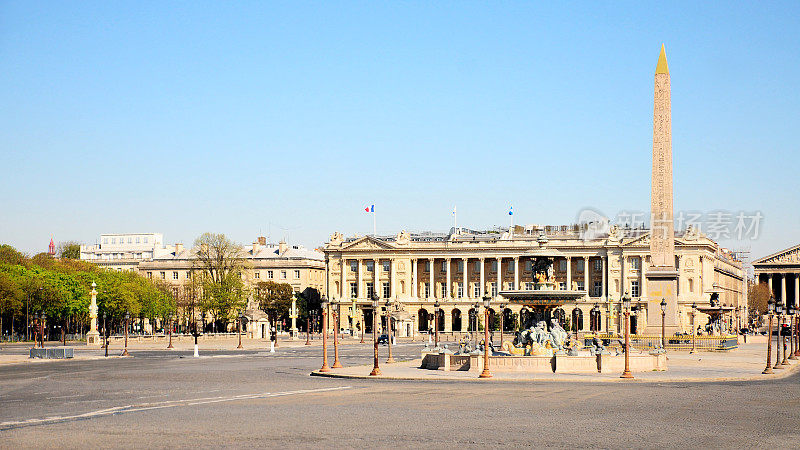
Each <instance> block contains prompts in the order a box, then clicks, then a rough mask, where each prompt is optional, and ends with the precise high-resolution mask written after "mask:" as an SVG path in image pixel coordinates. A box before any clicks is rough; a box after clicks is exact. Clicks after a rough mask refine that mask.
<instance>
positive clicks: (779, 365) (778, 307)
mask: <svg viewBox="0 0 800 450" xmlns="http://www.w3.org/2000/svg"><path fill="white" fill-rule="evenodd" d="M775 314H776V315H777V316H778V317H777V318H776V320H775V324H776V326H777V327H778V335H777V337H776V340H775V365H774V366H772V368H773V369H783V366H784V364H783V362H782V361H781V339H782V338H781V328H783V317H782V316H783V303H780V302H779V301H777V300H776V301H775ZM769 338H770V339H772V336H770V337H769Z"/></svg>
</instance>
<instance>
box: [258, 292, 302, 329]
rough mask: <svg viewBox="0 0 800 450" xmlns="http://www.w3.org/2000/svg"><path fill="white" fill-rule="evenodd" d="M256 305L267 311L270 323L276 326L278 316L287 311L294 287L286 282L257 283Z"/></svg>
mask: <svg viewBox="0 0 800 450" xmlns="http://www.w3.org/2000/svg"><path fill="white" fill-rule="evenodd" d="M256 297H257V298H258V307H259V308H260V309H261V310H262V311H264V312H265V313H267V317H268V318H269V319H270V323H273V324H274V326H275V327H276V328H277V323H278V317H279V316H281V315H283V314H286V313H287V312H289V308H290V307H291V305H292V298H294V289H292V286H291V285H289V284H286V283H275V282H274V281H263V282H261V283H258V284H257V287H256Z"/></svg>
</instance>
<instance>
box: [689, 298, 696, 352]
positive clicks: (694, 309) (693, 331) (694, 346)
mask: <svg viewBox="0 0 800 450" xmlns="http://www.w3.org/2000/svg"><path fill="white" fill-rule="evenodd" d="M696 315H697V303H692V349H691V350H689V353H690V354H691V353H694V352H695V349H696V348H697V347H696V344H697V329H696V328H695V326H694V318H695V316H696Z"/></svg>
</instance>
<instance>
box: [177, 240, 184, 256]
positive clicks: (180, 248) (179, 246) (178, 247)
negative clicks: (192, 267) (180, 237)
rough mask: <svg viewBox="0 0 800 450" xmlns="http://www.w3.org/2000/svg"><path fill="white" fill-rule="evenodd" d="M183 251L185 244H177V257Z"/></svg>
mask: <svg viewBox="0 0 800 450" xmlns="http://www.w3.org/2000/svg"><path fill="white" fill-rule="evenodd" d="M182 251H183V244H181V243H177V244H175V256H178V255H179V254H180V253H181V252H182Z"/></svg>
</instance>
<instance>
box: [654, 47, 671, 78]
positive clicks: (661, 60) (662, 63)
mask: <svg viewBox="0 0 800 450" xmlns="http://www.w3.org/2000/svg"><path fill="white" fill-rule="evenodd" d="M660 73H665V74H667V75H669V67H667V53H666V52H665V51H664V44H661V54H660V55H658V64H656V75H658V74H660Z"/></svg>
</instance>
